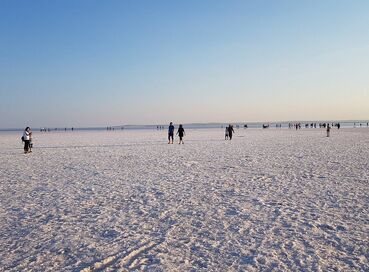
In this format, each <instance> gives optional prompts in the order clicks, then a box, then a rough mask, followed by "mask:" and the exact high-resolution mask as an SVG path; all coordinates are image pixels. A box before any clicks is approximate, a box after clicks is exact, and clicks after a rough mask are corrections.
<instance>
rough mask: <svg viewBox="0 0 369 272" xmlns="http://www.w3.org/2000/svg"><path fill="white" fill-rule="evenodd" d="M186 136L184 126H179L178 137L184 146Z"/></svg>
mask: <svg viewBox="0 0 369 272" xmlns="http://www.w3.org/2000/svg"><path fill="white" fill-rule="evenodd" d="M185 134H186V133H185V130H184V128H183V126H182V125H179V128H178V131H177V135H178V136H179V144H181V142H182V144H184V142H183V136H184V135H185Z"/></svg>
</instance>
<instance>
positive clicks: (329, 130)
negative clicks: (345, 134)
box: [327, 124, 331, 137]
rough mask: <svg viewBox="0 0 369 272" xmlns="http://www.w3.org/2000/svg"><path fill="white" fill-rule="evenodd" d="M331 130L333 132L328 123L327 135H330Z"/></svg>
mask: <svg viewBox="0 0 369 272" xmlns="http://www.w3.org/2000/svg"><path fill="white" fill-rule="evenodd" d="M330 132H331V126H330V125H329V124H327V137H329V136H330Z"/></svg>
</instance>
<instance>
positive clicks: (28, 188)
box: [0, 128, 369, 271]
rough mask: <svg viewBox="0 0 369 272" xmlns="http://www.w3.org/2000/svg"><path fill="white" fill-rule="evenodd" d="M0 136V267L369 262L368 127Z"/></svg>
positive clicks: (323, 266)
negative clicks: (170, 137) (230, 134)
mask: <svg viewBox="0 0 369 272" xmlns="http://www.w3.org/2000/svg"><path fill="white" fill-rule="evenodd" d="M19 138H20V135H19V133H18V134H17V133H0V155H1V156H0V203H1V205H0V252H1V258H0V271H81V270H83V271H270V270H272V269H274V270H276V271H281V270H283V271H368V270H369V262H368V261H369V216H368V215H369V213H368V212H369V189H368V188H369V170H368V169H369V129H366V128H365V129H364V128H363V129H341V130H339V131H337V130H336V129H334V130H332V132H331V137H330V138H327V137H325V132H324V131H323V130H320V129H315V130H314V129H311V130H310V129H302V130H300V131H295V130H288V129H282V130H275V129H270V130H257V129H251V130H250V129H249V130H244V129H240V130H236V134H235V136H234V139H233V140H232V141H224V139H223V130H220V129H209V130H188V131H187V136H186V137H185V138H184V141H185V145H178V144H174V145H168V144H167V142H166V131H149V130H142V131H140V130H136V131H110V132H107V131H96V132H56V133H54V132H53V133H35V135H34V144H35V148H34V150H33V153H32V154H27V155H24V154H22V152H23V150H22V145H21V143H20V139H19Z"/></svg>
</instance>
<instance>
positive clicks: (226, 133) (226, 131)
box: [224, 127, 229, 140]
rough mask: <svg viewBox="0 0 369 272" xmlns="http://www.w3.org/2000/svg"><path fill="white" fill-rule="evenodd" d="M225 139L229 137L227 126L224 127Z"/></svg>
mask: <svg viewBox="0 0 369 272" xmlns="http://www.w3.org/2000/svg"><path fill="white" fill-rule="evenodd" d="M224 138H225V140H228V139H229V131H228V127H226V128H225V135H224Z"/></svg>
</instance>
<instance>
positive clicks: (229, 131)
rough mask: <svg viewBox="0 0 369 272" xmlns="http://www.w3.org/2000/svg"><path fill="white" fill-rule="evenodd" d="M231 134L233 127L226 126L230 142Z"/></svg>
mask: <svg viewBox="0 0 369 272" xmlns="http://www.w3.org/2000/svg"><path fill="white" fill-rule="evenodd" d="M233 133H234V130H233V126H232V125H229V126H228V137H229V140H232V136H233Z"/></svg>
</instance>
